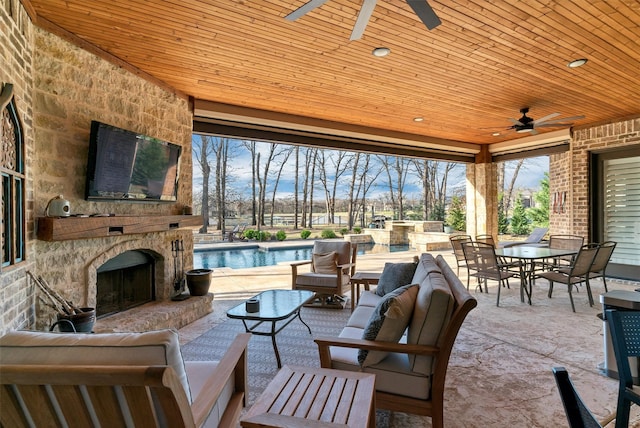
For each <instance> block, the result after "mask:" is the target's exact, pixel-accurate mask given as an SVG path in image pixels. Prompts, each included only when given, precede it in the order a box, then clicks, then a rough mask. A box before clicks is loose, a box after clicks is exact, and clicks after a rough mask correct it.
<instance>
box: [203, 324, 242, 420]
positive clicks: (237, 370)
mask: <svg viewBox="0 0 640 428" xmlns="http://www.w3.org/2000/svg"><path fill="white" fill-rule="evenodd" d="M250 338H251V334H250V333H242V334H239V335H238V336H236V338H235V339H234V340H233V342H232V343H231V346H230V347H229V349H227V352H225V354H224V356H223V357H222V359H221V360H220V362H219V363H218V365H217V366H216V369H215V371H214V372H213V373H212V374H210V375H209V377H208V379H207V380H206V382H205V384H204V386H203V387H202V391H201V392H200V394H199V395H198V397H196V399H195V400H194V402H193V403H192V404H191V411H192V413H193V419H194V421H195V424H196V426H197V427H200V426H202V424H204V422H205V421H206V419H207V417H208V416H209V413H210V412H211V409H212V408H213V406H214V405H215V403H216V402H217V401H218V398H219V397H220V394H221V393H222V390H223V389H224V386H225V384H226V383H227V381H228V380H229V378H230V377H231V376H233V377H234V383H235V392H234V394H239V395H238V398H240V399H241V401H242V403H240V408H239V409H238V410H237V412H238V414H237V415H236V417H235V418H234V419H236V420H234V421H232V422H233V423H237V416H239V412H240V410H241V408H242V407H243V406H245V405H246V397H247V396H248V388H247V345H248V344H249V339H250ZM231 404H232V402H230V403H229V405H230V406H231Z"/></svg>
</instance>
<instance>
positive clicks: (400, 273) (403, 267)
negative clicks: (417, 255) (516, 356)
mask: <svg viewBox="0 0 640 428" xmlns="http://www.w3.org/2000/svg"><path fill="white" fill-rule="evenodd" d="M416 266H417V264H416V263H385V264H384V269H383V270H382V274H381V275H380V279H379V280H378V286H377V287H376V294H377V295H378V296H384V295H385V294H387V293H389V292H391V291H393V290H395V289H396V288H398V287H402V286H403V285H408V284H412V283H413V282H412V281H411V280H412V279H413V275H414V273H415V272H416Z"/></svg>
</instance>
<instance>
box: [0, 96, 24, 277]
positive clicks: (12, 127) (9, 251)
mask: <svg viewBox="0 0 640 428" xmlns="http://www.w3.org/2000/svg"><path fill="white" fill-rule="evenodd" d="M0 108H1V111H0V146H2V150H1V151H0V156H1V157H0V174H2V187H1V188H0V189H1V191H2V201H1V205H0V209H1V210H2V267H3V268H4V267H7V266H11V265H14V264H16V263H19V262H21V261H22V260H24V253H25V202H24V198H25V175H24V138H23V133H22V125H21V123H20V118H19V117H18V111H17V109H16V105H15V101H14V98H13V85H10V84H5V85H4V86H3V87H2V91H1V92H0Z"/></svg>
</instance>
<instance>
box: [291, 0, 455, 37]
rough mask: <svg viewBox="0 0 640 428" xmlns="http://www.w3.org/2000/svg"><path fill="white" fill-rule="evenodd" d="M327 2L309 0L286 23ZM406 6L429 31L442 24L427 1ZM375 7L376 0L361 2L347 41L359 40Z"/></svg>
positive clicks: (323, 0)
mask: <svg viewBox="0 0 640 428" xmlns="http://www.w3.org/2000/svg"><path fill="white" fill-rule="evenodd" d="M327 1H328V0H309V1H308V2H306V3H305V4H303V5H302V6H300V7H299V8H297V9H296V10H294V11H293V12H291V13H289V14H288V15H287V16H285V17H284V18H285V19H286V20H288V21H295V20H296V19H298V18H300V17H301V16H303V15H305V14H306V13H308V12H310V11H312V10H313V9H315V8H317V7H320V6H322V5H323V4H325V3H326V2H327ZM405 1H406V2H407V4H408V5H409V6H410V7H411V9H413V12H414V13H415V14H416V15H418V18H420V20H421V21H422V23H423V24H424V25H425V26H426V27H427V28H428V29H429V30H433V29H434V28H436V27H437V26H438V25H440V24H441V23H442V21H440V18H438V15H436V13H435V12H434V10H433V9H432V8H431V6H430V5H429V3H428V2H427V0H405ZM375 5H376V0H363V2H362V7H361V8H360V11H359V12H358V17H357V18H356V22H355V24H354V25H353V30H352V32H351V37H350V38H349V40H359V39H360V38H361V37H362V35H363V34H364V30H365V28H366V27H367V24H368V23H369V19H370V18H371V15H372V14H373V9H374V7H375Z"/></svg>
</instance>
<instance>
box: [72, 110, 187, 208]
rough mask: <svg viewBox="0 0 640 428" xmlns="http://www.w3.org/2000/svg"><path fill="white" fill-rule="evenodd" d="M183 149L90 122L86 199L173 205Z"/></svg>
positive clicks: (124, 130)
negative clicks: (155, 202)
mask: <svg viewBox="0 0 640 428" xmlns="http://www.w3.org/2000/svg"><path fill="white" fill-rule="evenodd" d="M180 152H181V147H180V146H178V145H177V144H172V143H169V142H167V141H162V140H159V139H157V138H153V137H149V136H147V135H143V134H139V133H136V132H133V131H128V130H126V129H121V128H117V127H115V126H111V125H107V124H105V123H101V122H97V121H95V120H94V121H92V122H91V138H90V141H89V159H88V162H87V185H86V191H85V199H86V200H107V201H109V200H111V201H113V200H117V201H145V202H149V201H159V202H174V201H176V198H177V189H178V175H179V174H178V162H179V160H180Z"/></svg>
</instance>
